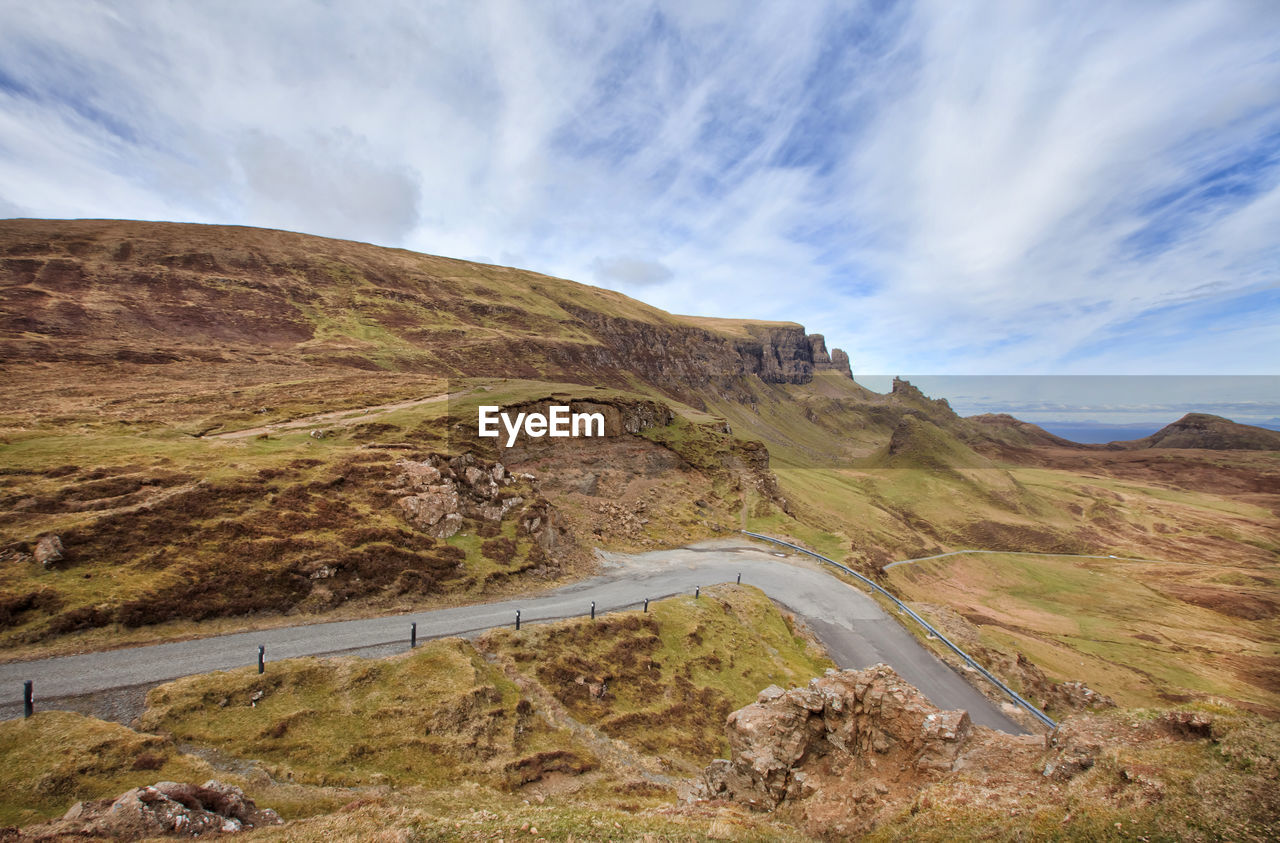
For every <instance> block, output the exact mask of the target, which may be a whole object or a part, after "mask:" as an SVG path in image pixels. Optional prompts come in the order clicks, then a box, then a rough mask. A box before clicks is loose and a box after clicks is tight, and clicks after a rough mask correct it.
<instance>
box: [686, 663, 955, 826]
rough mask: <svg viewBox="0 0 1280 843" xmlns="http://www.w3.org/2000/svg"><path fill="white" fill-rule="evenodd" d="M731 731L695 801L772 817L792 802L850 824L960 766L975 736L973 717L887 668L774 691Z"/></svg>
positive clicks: (734, 719) (741, 713)
mask: <svg viewBox="0 0 1280 843" xmlns="http://www.w3.org/2000/svg"><path fill="white" fill-rule="evenodd" d="M726 728H727V732H728V738H729V747H730V750H731V757H730V758H729V759H721V760H718V761H715V762H713V763H712V764H711V765H710V766H708V767H707V768H706V770H705V771H704V773H703V781H702V784H701V787H700V788H697V789H695V795H701V797H702V798H716V799H732V800H734V801H738V802H742V803H744V804H746V805H749V806H751V807H753V808H757V809H761V810H770V811H772V810H777V809H780V808H783V807H787V806H788V803H791V804H792V805H797V806H798V807H797V810H798V811H799V813H800V814H801V815H803V816H807V817H808V818H809V820H811V821H816V818H817V817H819V816H822V817H832V816H839V817H841V818H843V820H844V821H847V822H849V823H851V826H850V827H857V826H859V822H860V821H859V820H858V816H859V815H865V814H869V813H871V812H873V811H874V810H877V808H876V806H880V807H883V806H884V805H887V804H888V803H889V801H891V800H892V799H893V798H898V796H903V794H906V793H910V792H914V791H915V790H916V788H917V787H918V786H917V785H914V784H913V783H914V782H924V781H928V780H932V779H934V778H936V777H937V776H939V775H942V774H944V773H947V772H949V771H951V770H954V769H957V768H958V767H959V766H960V762H961V757H962V755H963V753H964V751H965V749H966V747H968V746H969V743H970V738H971V730H972V727H971V725H970V722H969V715H968V713H967V712H964V711H942V710H939V709H938V708H937V707H935V706H934V705H933V704H931V703H930V702H929V701H928V700H927V699H926V698H925V697H924V695H923V694H921V693H920V692H919V691H918V690H916V689H915V688H914V687H912V686H911V685H909V684H907V683H906V682H905V681H904V680H903V679H901V678H900V677H899V676H898V674H897V673H895V672H894V671H893V669H892V668H890V667H887V666H886V665H876V666H874V667H870V668H867V669H866V670H844V671H834V670H833V671H828V673H827V675H826V676H823V677H822V678H820V679H814V680H812V681H811V682H810V683H809V685H808V687H805V688H792V689H791V690H789V691H784V690H782V689H781V688H779V687H777V686H770V687H769V688H766V689H764V690H763V691H761V692H760V694H759V696H758V697H757V701H756V702H755V703H753V704H751V705H748V706H746V707H745V708H741V709H739V710H737V711H735V712H733V713H732V714H730V715H729V719H728V722H727V724H726ZM882 771H883V772H882ZM855 785H856V787H855ZM904 785H906V786H907V789H904V788H903V786H904ZM851 787H852V789H853V790H856V791H857V793H856V794H853V790H851V789H850V788H851ZM891 787H892V788H895V789H897V790H900V791H902V793H900V794H898V795H897V796H894V797H891V796H889V795H888V794H890V790H891ZM851 795H856V798H852V796H851ZM810 814H812V816H810Z"/></svg>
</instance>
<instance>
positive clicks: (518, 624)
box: [516, 609, 520, 632]
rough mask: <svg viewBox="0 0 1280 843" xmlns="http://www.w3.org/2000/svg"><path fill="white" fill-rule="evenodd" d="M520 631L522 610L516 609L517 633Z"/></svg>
mask: <svg viewBox="0 0 1280 843" xmlns="http://www.w3.org/2000/svg"><path fill="white" fill-rule="evenodd" d="M519 631H520V610H519V609H516V632H519Z"/></svg>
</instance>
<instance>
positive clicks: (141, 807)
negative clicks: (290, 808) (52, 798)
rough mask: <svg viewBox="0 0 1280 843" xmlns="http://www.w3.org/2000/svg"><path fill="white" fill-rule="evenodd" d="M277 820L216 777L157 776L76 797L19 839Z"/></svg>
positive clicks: (198, 830) (141, 833)
mask: <svg viewBox="0 0 1280 843" xmlns="http://www.w3.org/2000/svg"><path fill="white" fill-rule="evenodd" d="M280 824H281V820H280V816H279V815H278V814H276V812H275V811H272V810H271V809H270V808H265V809H264V808H259V807H258V806H257V805H255V804H254V802H253V800H252V799H250V798H248V797H247V796H245V795H244V791H242V790H241V789H240V788H238V787H235V786H234V785H229V784H223V783H221V782H219V781H217V780H210V781H207V782H205V783H204V784H203V785H199V786H197V785H194V784H187V783H185V782H159V783H157V784H154V785H150V786H147V787H135V788H134V789H133V790H130V791H128V792H127V793H124V794H122V795H120V796H119V797H117V798H116V799H99V800H96V801H93V802H77V803H76V804H75V805H73V806H71V810H69V811H67V813H66V814H65V815H64V816H63V817H62V819H60V820H54V821H52V822H48V823H42V824H41V825H37V826H30V827H28V828H26V829H24V830H23V834H22V836H21V838H20V839H23V840H62V839H67V838H68V837H75V838H83V837H88V838H107V839H111V840H139V839H142V838H148V837H157V836H160V835H170V834H177V835H181V836H182V837H202V836H205V835H220V834H234V833H236V832H239V831H247V830H249V829H254V828H263V827H265V826H271V825H280Z"/></svg>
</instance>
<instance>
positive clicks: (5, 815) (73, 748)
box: [0, 711, 213, 825]
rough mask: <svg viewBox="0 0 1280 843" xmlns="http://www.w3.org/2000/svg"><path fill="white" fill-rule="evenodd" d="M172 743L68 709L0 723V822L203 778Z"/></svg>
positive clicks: (199, 767) (196, 762)
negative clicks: (158, 784) (160, 784)
mask: <svg viewBox="0 0 1280 843" xmlns="http://www.w3.org/2000/svg"><path fill="white" fill-rule="evenodd" d="M212 774H213V770H212V768H211V767H209V765H208V764H206V763H205V762H204V761H201V760H200V759H198V758H195V757H193V756H190V755H184V754H182V753H180V752H179V751H178V750H177V748H176V747H175V745H174V743H173V741H171V740H168V739H166V738H163V737H159V736H157V735H148V734H139V733H138V732H135V731H133V730H132V729H129V728H128V727H126V726H121V725H120V724H118V723H106V722H103V721H101V720H95V719H93V718H91V717H84V716H82V715H79V714H72V713H71V712H67V711H42V712H39V713H37V714H35V715H34V716H33V717H31V718H29V719H25V720H6V721H3V722H0V825H26V824H28V823H32V822H38V821H40V820H45V819H50V818H52V817H58V816H61V815H62V814H63V813H65V812H66V810H67V809H68V808H70V807H71V805H72V804H73V803H75V802H78V801H81V800H88V799H104V798H108V797H111V798H114V797H116V796H119V795H120V794H121V793H123V792H124V791H126V790H128V789H129V788H133V787H140V786H142V785H147V784H154V783H155V782H158V781H194V782H196V783H201V782H204V781H206V780H207V779H209V778H210V777H211V776H212Z"/></svg>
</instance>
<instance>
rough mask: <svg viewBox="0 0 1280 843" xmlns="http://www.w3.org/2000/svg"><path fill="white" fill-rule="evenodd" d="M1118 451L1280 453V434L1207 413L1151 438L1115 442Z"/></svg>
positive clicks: (1192, 416)
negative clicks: (1199, 449) (1188, 450)
mask: <svg viewBox="0 0 1280 843" xmlns="http://www.w3.org/2000/svg"><path fill="white" fill-rule="evenodd" d="M1111 447H1119V448H1132V449H1137V448H1203V449H1205V450H1210V451H1280V431H1275V430H1267V429H1266V428H1265V427H1254V426H1252V425H1248V424H1239V423H1238V422H1233V421H1232V420H1231V419H1224V418H1223V417H1222V416H1214V415H1210V414H1208V413H1187V414H1186V415H1185V416H1183V417H1182V418H1180V419H1178V420H1177V421H1176V422H1173V423H1171V424H1167V425H1165V426H1164V427H1162V428H1160V429H1159V430H1157V431H1156V432H1155V433H1153V434H1151V435H1150V436H1146V437H1143V438H1142V439H1135V440H1132V441H1130V442H1113V443H1111Z"/></svg>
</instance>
